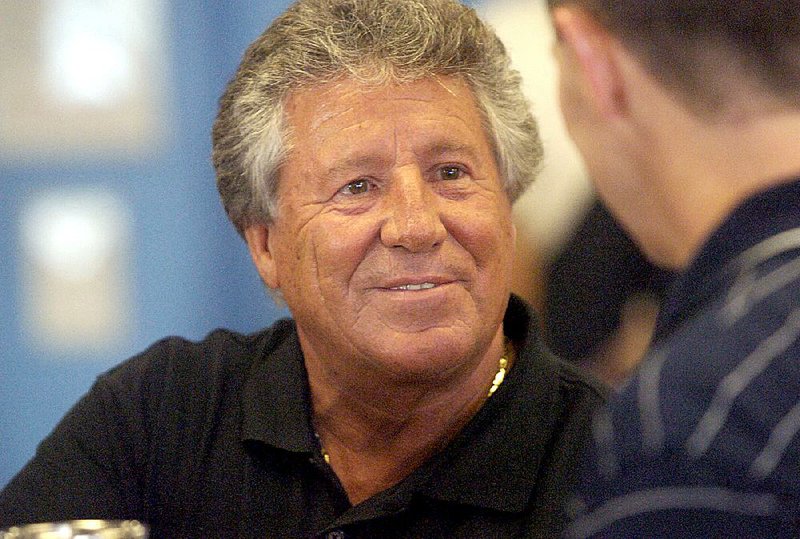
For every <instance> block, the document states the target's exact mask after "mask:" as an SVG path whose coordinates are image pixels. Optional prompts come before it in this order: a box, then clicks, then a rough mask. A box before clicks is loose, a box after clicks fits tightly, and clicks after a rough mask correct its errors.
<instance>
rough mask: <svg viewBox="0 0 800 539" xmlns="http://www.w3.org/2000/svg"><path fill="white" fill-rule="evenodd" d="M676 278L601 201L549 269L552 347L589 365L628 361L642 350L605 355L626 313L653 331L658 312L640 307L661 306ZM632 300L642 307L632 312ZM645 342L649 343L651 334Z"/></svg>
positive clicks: (548, 316) (548, 332) (547, 321)
mask: <svg viewBox="0 0 800 539" xmlns="http://www.w3.org/2000/svg"><path fill="white" fill-rule="evenodd" d="M672 277H673V274H672V273H671V272H669V271H667V270H664V269H661V268H659V267H657V266H655V265H653V264H652V263H651V262H650V261H648V260H647V258H645V256H644V255H643V254H642V253H641V251H639V249H638V247H637V246H636V245H635V244H634V243H633V241H632V240H631V239H630V237H628V235H627V233H626V232H625V231H624V230H623V229H622V228H621V227H620V225H619V224H618V223H617V221H616V220H615V219H614V217H613V216H612V215H611V214H610V213H609V212H608V210H607V209H606V207H605V206H604V205H603V204H602V203H601V202H600V201H599V200H598V201H596V202H595V203H594V204H593V205H592V207H591V208H590V209H589V211H588V212H587V213H586V215H585V217H584V218H583V221H582V222H581V224H580V225H579V226H578V228H577V229H576V231H575V233H574V234H573V236H572V237H571V238H570V239H569V240H568V241H567V243H566V245H565V246H564V248H563V249H562V250H561V252H560V253H559V254H558V256H557V257H556V259H555V261H554V262H553V264H552V265H551V266H550V269H549V271H548V276H547V283H546V290H545V324H546V338H547V340H548V345H549V346H550V347H551V349H552V350H553V351H554V352H556V354H558V355H560V356H561V357H563V358H564V359H568V360H570V361H575V362H582V363H584V364H590V363H592V362H599V361H605V360H609V361H615V360H616V361H620V362H623V361H627V360H625V359H624V358H622V357H621V355H623V354H630V353H638V351H619V350H617V351H615V354H616V355H618V356H620V357H617V358H616V359H615V358H614V357H611V358H607V357H605V356H607V355H608V354H607V353H605V352H606V351H604V350H603V347H604V346H607V345H608V344H609V342H610V340H611V339H613V338H614V337H615V334H616V333H617V332H618V331H619V330H620V328H621V326H622V325H623V324H624V322H625V320H624V317H625V314H626V312H628V313H631V314H632V316H639V313H641V316H643V317H647V319H648V320H647V321H646V322H645V323H644V324H642V323H636V322H633V323H632V325H633V327H636V328H642V329H641V330H639V329H637V330H636V331H647V330H648V329H650V330H651V329H652V328H651V327H650V319H651V318H653V319H654V316H655V312H654V310H653V309H652V308H649V307H645V308H639V307H642V300H644V301H646V302H649V303H650V304H652V305H654V306H655V307H656V308H657V305H658V303H659V302H660V301H661V299H662V298H663V296H664V293H665V291H666V289H667V287H668V286H669V283H670V282H671V280H672ZM632 300H634V301H637V302H638V303H637V308H634V309H630V310H628V311H626V305H628V304H629V302H630V301H632ZM629 325H630V324H629ZM639 340H641V339H638V340H637V342H638V341H639ZM644 340H647V341H649V335H647V338H646V339H644ZM645 345H646V343H645ZM601 356H603V357H602V358H601ZM588 366H589V367H591V365H588ZM596 374H599V373H596ZM601 378H604V376H602V375H601ZM606 381H607V382H610V383H614V382H615V381H614V380H608V379H606Z"/></svg>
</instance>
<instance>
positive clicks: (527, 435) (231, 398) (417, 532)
mask: <svg viewBox="0 0 800 539" xmlns="http://www.w3.org/2000/svg"><path fill="white" fill-rule="evenodd" d="M505 332H506V335H507V336H508V337H509V338H511V339H512V341H513V342H514V343H515V345H516V347H517V350H518V357H517V360H516V363H515V365H514V367H513V369H512V370H511V372H510V373H509V376H508V377H507V379H506V381H505V382H504V383H503V385H502V386H500V388H499V390H498V391H497V392H496V393H495V395H494V396H493V397H492V398H491V399H489V400H488V401H487V403H486V404H485V405H484V406H483V408H482V409H481V410H480V411H479V412H478V413H477V415H476V416H475V417H474V418H473V420H472V421H471V422H470V423H469V424H468V425H467V426H466V427H465V428H464V429H463V430H462V432H461V433H460V434H459V435H458V436H457V437H456V438H455V439H454V440H453V441H452V442H451V443H450V444H449V445H448V446H447V447H446V448H445V449H444V450H443V451H442V452H441V453H439V454H437V455H435V456H434V457H433V458H432V459H430V460H429V461H428V462H427V463H425V464H424V465H423V466H422V467H421V468H419V469H417V470H416V471H415V472H414V473H412V474H411V475H410V476H409V477H407V478H406V479H405V480H403V481H402V482H401V483H399V484H398V485H396V486H394V487H392V488H390V489H388V490H386V491H384V492H382V493H380V494H378V495H376V496H373V497H372V498H370V499H368V500H366V501H364V502H362V503H360V504H358V505H356V506H351V505H350V503H349V501H348V499H347V496H346V494H345V492H344V490H343V489H342V487H341V485H340V483H339V481H338V479H337V478H336V476H335V475H334V473H333V471H332V470H331V469H330V468H329V467H328V466H327V464H325V462H324V460H323V459H322V457H321V454H320V448H319V445H318V442H317V440H316V438H315V436H314V431H313V428H312V423H311V415H310V397H309V389H308V382H307V376H306V372H305V367H304V363H303V356H302V353H301V350H300V346H299V342H298V340H297V332H296V329H295V325H294V322H293V321H291V320H281V321H278V322H277V323H276V324H274V325H273V326H272V327H271V328H269V329H267V330H264V331H262V332H260V333H257V334H254V335H247V336H243V335H238V334H235V333H231V332H228V331H217V332H214V333H212V334H210V335H209V336H208V337H207V338H206V339H205V340H203V341H202V342H199V343H191V342H188V341H185V340H181V339H176V338H171V339H166V340H164V341H161V342H159V343H157V344H156V345H154V346H153V347H151V348H150V349H149V350H148V351H146V352H145V353H144V354H142V355H140V356H137V357H135V358H133V359H131V360H129V361H127V362H126V363H124V364H122V365H121V366H119V367H117V368H115V369H114V370H112V371H110V372H109V373H107V374H106V375H104V376H102V377H100V378H99V379H98V381H97V383H96V384H95V386H94V387H93V388H92V390H91V391H90V392H89V393H88V394H87V395H86V396H85V397H84V398H83V399H82V400H81V401H80V402H79V403H78V404H77V405H76V406H75V408H73V410H72V411H70V413H69V414H68V415H67V416H66V417H65V418H64V419H63V420H62V422H61V423H60V424H59V426H58V427H57V428H56V430H55V431H54V432H53V433H52V434H51V435H50V436H49V437H48V438H47V439H46V440H45V441H44V442H43V443H42V444H41V446H40V448H39V451H38V452H37V455H36V457H35V458H34V459H33V460H32V461H31V462H30V463H29V464H28V465H27V466H26V468H25V469H24V470H23V471H22V472H21V473H20V474H19V475H18V476H17V477H16V478H15V479H14V480H13V481H12V482H11V483H10V484H9V485H8V486H7V487H6V489H5V490H4V491H3V492H2V493H0V527H3V526H9V525H11V524H15V523H24V522H33V521H56V520H66V519H77V518H108V519H111V518H113V519H119V518H136V519H139V520H141V521H144V522H146V523H148V524H149V525H150V526H151V528H152V532H151V536H152V537H170V538H173V537H262V538H263V537H281V538H284V537H286V538H293V537H340V538H342V537H354V538H355V537H381V538H392V537H448V538H453V537H520V536H528V537H552V536H554V535H557V534H558V531H559V530H560V529H561V527H562V525H563V523H564V513H563V508H562V506H563V503H564V500H565V499H566V494H567V492H568V490H569V488H568V487H569V485H570V484H571V482H572V480H573V476H574V471H575V470H576V469H577V468H578V466H577V462H576V459H577V458H578V455H579V454H580V448H581V446H582V445H583V443H584V439H585V438H586V436H587V433H588V432H589V424H590V419H591V414H592V411H593V410H594V409H595V407H596V406H597V405H598V404H599V403H600V401H601V400H602V396H601V393H602V391H601V390H600V389H598V387H597V386H595V385H593V384H592V383H591V382H590V381H588V380H586V379H585V378H584V377H583V376H582V375H580V374H579V373H577V372H576V371H575V370H573V369H572V368H571V367H569V366H567V365H565V364H563V363H561V362H559V361H557V360H555V359H553V358H552V357H550V356H549V355H548V354H547V353H546V352H545V351H544V350H543V349H542V346H541V345H540V343H539V340H538V337H537V336H536V329H535V321H534V318H533V315H532V313H531V311H530V309H529V307H528V306H527V305H525V304H524V303H523V302H522V301H520V300H518V299H516V298H512V300H511V302H510V305H509V308H508V311H507V313H506V319H505Z"/></svg>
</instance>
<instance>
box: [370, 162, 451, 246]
mask: <svg viewBox="0 0 800 539" xmlns="http://www.w3.org/2000/svg"><path fill="white" fill-rule="evenodd" d="M384 202H385V207H386V216H385V219H384V221H383V225H382V227H381V241H382V242H383V244H384V245H386V246H388V247H403V248H405V249H407V250H409V251H411V252H423V251H426V250H429V249H432V248H434V247H436V246H437V245H439V244H441V243H442V242H443V241H444V239H445V238H446V237H447V230H446V229H445V226H444V224H443V223H442V220H441V216H440V214H439V211H440V208H439V206H438V201H437V200H436V195H435V193H433V192H432V190H431V187H430V185H429V184H428V182H426V181H425V179H424V178H423V177H422V174H420V172H419V170H417V169H416V168H415V167H408V168H404V169H402V170H400V171H399V172H398V173H397V174H396V175H395V178H394V181H392V182H391V187H390V189H389V193H388V195H387V197H386V199H385V201H384Z"/></svg>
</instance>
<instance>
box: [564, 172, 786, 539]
mask: <svg viewBox="0 0 800 539" xmlns="http://www.w3.org/2000/svg"><path fill="white" fill-rule="evenodd" d="M654 342H655V344H654V345H653V347H652V348H651V350H650V351H649V353H648V356H647V358H646V359H645V361H644V362H643V364H642V366H641V368H640V369H639V371H638V372H637V374H636V375H635V376H634V377H633V378H632V379H631V380H630V381H629V382H628V383H627V384H626V385H625V386H624V387H623V388H622V390H621V391H620V393H619V394H618V395H617V396H616V397H615V398H614V399H613V400H612V402H611V404H610V405H609V407H608V408H607V409H605V410H604V411H603V412H601V413H600V414H599V415H598V416H597V417H596V419H595V429H594V437H595V444H594V446H593V448H592V449H591V451H590V453H589V455H588V456H587V462H586V469H585V473H584V481H583V483H582V484H581V487H580V489H579V491H578V495H577V496H576V498H575V499H574V500H573V503H572V507H571V509H572V511H574V514H575V519H574V520H573V522H572V525H571V527H570V529H569V531H568V533H567V536H568V537H571V538H585V537H673V538H674V537H692V538H696V537H771V538H778V537H800V434H799V433H800V180H794V181H791V182H787V183H784V184H782V185H780V186H778V187H775V188H773V189H771V190H769V191H766V192H763V193H761V194H759V195H757V196H755V197H753V198H751V199H750V200H748V201H746V202H745V203H744V204H742V205H741V206H740V207H739V208H738V209H737V210H736V211H735V212H734V213H733V214H731V215H730V216H729V218H728V219H727V220H726V221H725V223H723V225H722V226H721V227H720V228H719V229H718V230H717V231H716V232H715V233H714V234H713V235H712V237H711V238H710V239H709V241H708V242H707V243H706V245H705V246H704V247H703V248H702V250H701V252H700V254H699V255H698V257H697V258H696V259H695V260H694V262H693V263H692V264H691V266H690V267H689V268H688V270H687V271H686V272H685V273H684V274H683V275H681V276H680V278H679V279H678V280H677V282H676V283H675V285H674V287H673V289H672V290H671V293H670V294H669V295H668V296H667V299H666V300H665V303H664V306H663V308H662V312H661V314H660V316H659V321H658V324H657V328H656V337H655V340H654Z"/></svg>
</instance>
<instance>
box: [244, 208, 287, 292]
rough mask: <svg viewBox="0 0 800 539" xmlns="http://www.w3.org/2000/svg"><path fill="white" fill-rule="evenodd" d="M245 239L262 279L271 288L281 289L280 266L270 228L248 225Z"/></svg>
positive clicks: (260, 225)
mask: <svg viewBox="0 0 800 539" xmlns="http://www.w3.org/2000/svg"><path fill="white" fill-rule="evenodd" d="M244 239H245V241H246V242H247V248H248V249H249V250H250V256H251V257H252V259H253V263H254V264H255V265H256V269H257V270H258V273H259V275H261V279H262V280H263V281H264V284H266V285H267V286H268V287H270V288H280V280H279V279H278V264H277V260H276V259H275V256H274V253H273V251H272V247H271V245H270V227H269V226H267V225H262V224H253V225H248V226H247V228H245V229H244Z"/></svg>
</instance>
